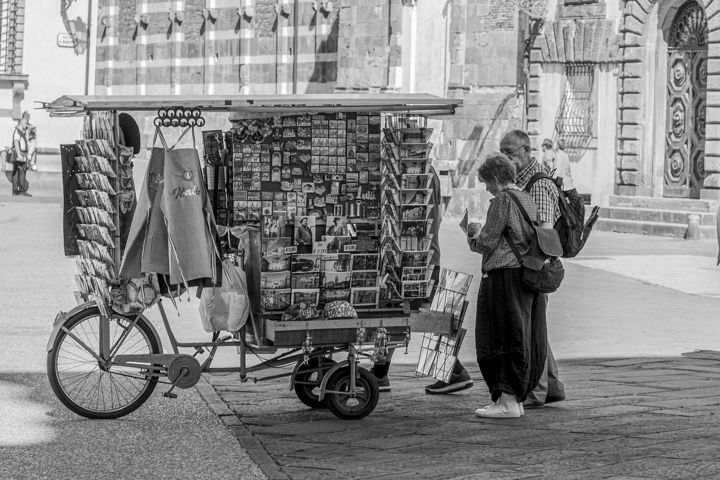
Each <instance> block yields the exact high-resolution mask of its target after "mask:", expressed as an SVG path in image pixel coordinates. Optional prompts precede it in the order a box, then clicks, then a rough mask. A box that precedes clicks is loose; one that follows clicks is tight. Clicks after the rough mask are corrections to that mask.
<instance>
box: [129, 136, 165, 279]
mask: <svg viewBox="0 0 720 480" xmlns="http://www.w3.org/2000/svg"><path fill="white" fill-rule="evenodd" d="M158 132H159V130H157V131H156V133H155V140H157V138H158ZM160 139H161V141H162V143H163V147H164V148H156V147H155V146H154V145H155V141H153V149H152V151H151V153H150V161H149V163H148V166H147V170H146V171H145V181H144V182H143V184H142V188H141V189H140V194H139V195H138V200H137V207H136V209H135V215H134V217H133V220H132V223H131V225H130V232H129V233H128V240H127V244H126V246H125V254H124V255H123V259H122V263H121V266H120V276H121V277H123V278H139V277H141V276H142V274H143V273H163V274H169V273H170V269H169V265H168V258H169V250H168V238H167V228H166V227H165V220H164V219H163V218H162V212H161V211H160V201H159V200H160V198H161V196H162V192H163V182H164V177H163V172H164V166H165V150H166V148H167V144H166V143H165V139H164V137H162V134H160Z"/></svg>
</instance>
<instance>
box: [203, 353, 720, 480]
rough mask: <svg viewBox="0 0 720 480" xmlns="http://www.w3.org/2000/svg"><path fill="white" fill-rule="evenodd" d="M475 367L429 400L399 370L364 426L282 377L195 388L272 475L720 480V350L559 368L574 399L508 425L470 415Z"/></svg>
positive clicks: (479, 388) (481, 393)
mask: <svg viewBox="0 0 720 480" xmlns="http://www.w3.org/2000/svg"><path fill="white" fill-rule="evenodd" d="M470 372H471V375H472V376H473V378H474V379H475V386H474V387H473V388H472V389H469V390H466V391H464V392H462V393H458V394H454V395H450V396H431V395H425V394H424V393H423V392H422V387H423V386H424V385H425V384H427V383H429V382H427V379H418V378H416V377H415V376H414V373H413V369H412V368H411V367H410V366H407V365H403V366H398V368H396V369H394V371H392V372H391V377H390V379H391V384H392V392H389V393H382V394H381V397H380V402H379V403H378V406H377V408H376V409H375V411H374V412H373V413H372V414H371V415H370V416H369V417H367V418H366V419H364V420H360V421H342V420H339V419H337V418H335V417H334V416H333V415H332V414H331V413H330V412H328V411H326V410H311V409H309V408H307V407H305V406H304V405H303V404H301V403H300V401H299V400H298V399H297V398H295V396H294V393H293V392H290V391H289V390H288V384H287V382H285V381H280V380H274V381H269V382H267V383H263V382H260V383H256V384H252V383H246V384H241V383H240V382H239V381H238V380H237V378H231V377H227V376H225V377H221V376H217V377H212V376H206V377H205V378H206V381H207V382H209V385H207V384H206V385H203V386H202V387H201V388H200V390H201V394H202V395H203V396H204V397H205V398H206V401H208V400H209V401H210V403H211V407H212V408H213V410H214V411H215V413H216V414H218V415H220V418H222V419H224V420H223V421H224V423H225V424H226V425H229V428H230V430H231V431H232V432H233V433H234V434H235V435H236V437H237V438H238V439H239V441H240V443H241V444H242V445H243V446H244V447H245V448H246V449H247V451H248V453H249V454H250V456H251V458H253V460H255V462H256V463H258V465H259V466H260V468H261V469H262V470H263V471H264V473H265V474H266V475H267V476H268V478H292V479H305V478H307V479H325V478H326V479H340V478H358V479H360V478H368V479H369V478H373V479H375V478H388V479H405V478H407V479H415V478H433V479H435V478H438V479H439V478H447V479H486V478H487V479H515V478H517V479H540V478H553V479H568V480H570V479H583V480H585V479H596V478H597V479H599V478H603V479H605V478H608V479H615V480H620V479H673V480H676V479H716V478H720V458H718V455H717V453H718V452H720V408H719V407H720V396H719V394H720V353H717V352H710V351H700V352H694V353H689V354H685V355H683V356H682V357H672V358H670V357H665V358H660V357H657V358H635V359H611V360H572V361H563V362H560V373H561V378H562V380H563V381H564V382H565V385H566V390H567V400H566V401H564V402H561V403H556V404H552V405H548V406H546V407H545V408H541V409H533V410H530V409H528V410H526V414H525V416H524V417H522V418H520V419H511V420H488V419H479V418H476V417H475V416H474V415H473V410H474V409H475V408H477V407H480V406H483V405H485V404H487V403H488V401H489V394H488V392H487V389H486V387H485V384H484V382H483V381H482V379H481V377H480V374H479V372H478V371H477V370H471V371H470ZM210 386H212V387H213V388H210ZM213 389H214V390H213ZM214 391H215V392H217V396H214V395H213V393H214Z"/></svg>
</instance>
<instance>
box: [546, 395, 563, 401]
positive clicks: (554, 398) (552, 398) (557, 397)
mask: <svg viewBox="0 0 720 480" xmlns="http://www.w3.org/2000/svg"><path fill="white" fill-rule="evenodd" d="M563 400H565V394H561V395H552V396H551V395H548V396H547V397H545V403H555V402H562V401H563Z"/></svg>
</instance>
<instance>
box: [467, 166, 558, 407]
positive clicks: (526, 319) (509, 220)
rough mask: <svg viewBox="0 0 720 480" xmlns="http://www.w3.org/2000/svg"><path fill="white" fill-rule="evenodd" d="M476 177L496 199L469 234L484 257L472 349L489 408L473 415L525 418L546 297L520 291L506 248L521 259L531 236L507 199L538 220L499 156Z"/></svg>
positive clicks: (538, 360)
mask: <svg viewBox="0 0 720 480" xmlns="http://www.w3.org/2000/svg"><path fill="white" fill-rule="evenodd" d="M478 176H479V177H480V181H481V182H483V183H485V187H486V188H487V190H488V191H489V192H490V193H491V194H492V195H493V196H494V197H495V198H494V199H493V200H492V201H491V202H490V208H489V209H488V213H487V223H486V224H485V225H484V226H483V227H482V230H481V231H480V232H478V233H475V232H474V231H473V230H472V229H471V230H469V232H468V235H469V238H468V244H469V245H470V249H471V250H472V251H474V252H477V253H481V254H482V256H483V259H482V271H483V276H482V280H481V281H480V291H479V293H478V301H477V316H476V325H475V345H476V348H477V359H478V364H479V365H480V371H481V372H482V376H483V378H484V379H485V383H487V386H488V388H489V389H490V394H491V396H492V401H493V403H492V404H491V405H488V406H486V407H484V408H479V409H477V410H475V414H476V415H477V416H478V417H486V418H517V417H519V416H521V415H523V414H524V412H523V408H522V402H523V401H524V400H525V397H526V396H527V394H528V393H529V392H530V391H531V390H532V389H533V388H534V387H535V385H536V384H537V381H538V379H539V378H540V375H541V374H542V367H543V365H544V364H545V355H546V345H547V338H546V336H547V330H546V324H545V302H546V296H545V295H542V294H537V293H533V292H530V291H529V290H527V289H525V288H524V286H523V284H522V273H523V269H522V268H521V265H520V263H519V262H518V260H517V259H516V257H515V255H514V254H513V251H512V249H511V247H510V245H509V244H508V239H509V241H510V242H512V243H513V244H514V245H515V247H516V248H517V250H518V252H519V254H520V256H521V257H522V256H524V255H525V254H527V252H528V249H529V244H530V240H531V239H532V236H533V235H534V231H533V228H532V227H531V226H530V225H529V224H528V223H527V222H526V221H525V220H524V218H523V216H522V213H521V211H520V209H519V206H518V205H517V204H516V202H515V200H513V198H512V196H514V197H515V198H516V199H517V200H518V201H519V203H520V204H521V205H522V208H524V209H525V210H526V211H527V213H528V215H529V216H530V218H536V217H537V208H536V206H535V202H534V201H533V199H532V197H531V196H530V195H529V194H528V193H525V192H523V191H521V190H520V189H519V188H518V187H517V186H516V185H515V169H514V168H513V165H512V164H511V163H510V160H508V158H507V157H506V156H505V155H503V154H502V153H493V154H490V155H489V156H488V157H487V159H486V160H485V162H484V163H483V164H482V165H481V166H480V169H479V170H478Z"/></svg>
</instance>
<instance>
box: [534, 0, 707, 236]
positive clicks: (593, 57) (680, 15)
mask: <svg viewBox="0 0 720 480" xmlns="http://www.w3.org/2000/svg"><path fill="white" fill-rule="evenodd" d="M719 11H720V2H718V1H717V0H709V1H697V0H662V1H654V0H625V1H622V0H551V1H549V2H548V4H547V9H546V16H545V18H544V22H543V23H544V25H543V28H542V33H541V34H540V35H539V36H538V37H537V39H536V41H535V42H534V44H533V50H532V54H531V59H530V81H529V91H530V95H529V97H528V98H529V101H528V126H529V129H530V130H531V131H534V132H536V133H537V136H536V138H538V139H539V138H542V137H550V138H558V137H560V136H562V137H564V138H566V139H569V140H570V145H571V148H570V150H571V159H572V160H573V173H574V176H575V179H576V183H577V186H578V189H579V190H580V191H581V192H582V193H590V194H591V197H592V202H593V203H599V204H601V205H606V206H608V208H605V209H603V211H602V214H601V217H603V218H601V221H600V224H599V227H600V228H606V229H612V230H617V231H628V232H636V233H653V234H674V235H682V234H684V233H685V229H686V227H687V223H688V218H689V215H690V214H698V215H699V216H700V221H701V225H703V226H704V228H703V229H702V230H703V232H704V233H705V234H708V235H714V223H715V215H714V211H715V209H716V208H717V203H716V202H715V200H717V199H718V198H720V190H719V189H718V188H720V139H719V138H716V137H717V135H715V134H714V133H713V131H712V127H711V126H712V125H713V124H714V123H717V122H720V110H718V109H720V105H718V102H716V101H715V100H716V99H717V98H715V95H717V93H716V91H717V90H718V89H719V88H720V71H718V69H717V68H714V67H717V66H718V65H720V63H718V62H720V60H718V59H717V58H716V57H717V53H718V52H720V50H718V52H716V51H714V49H715V48H716V46H715V44H716V42H718V41H720V40H718V39H719V38H720V37H718V34H717V32H715V28H716V26H717V25H720V16H718V15H717V14H718V12H719ZM715 37H718V38H715ZM719 48H720V47H719ZM716 64H717V65H716ZM719 98H720V97H719ZM706 125H707V126H709V127H710V129H709V130H708V134H707V135H706Z"/></svg>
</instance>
